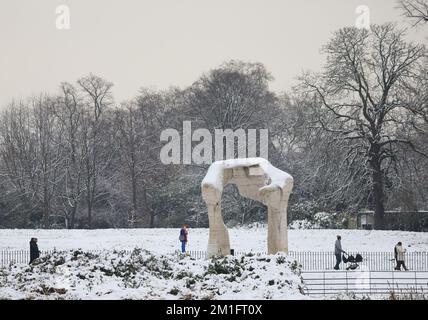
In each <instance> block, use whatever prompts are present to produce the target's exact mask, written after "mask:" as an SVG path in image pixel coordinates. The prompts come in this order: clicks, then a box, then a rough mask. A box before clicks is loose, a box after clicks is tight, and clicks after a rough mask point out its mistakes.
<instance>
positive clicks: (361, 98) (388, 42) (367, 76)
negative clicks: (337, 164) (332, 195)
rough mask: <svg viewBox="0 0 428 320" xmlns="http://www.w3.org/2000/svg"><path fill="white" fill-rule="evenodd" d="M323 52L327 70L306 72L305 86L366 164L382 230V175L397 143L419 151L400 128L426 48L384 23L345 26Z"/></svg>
mask: <svg viewBox="0 0 428 320" xmlns="http://www.w3.org/2000/svg"><path fill="white" fill-rule="evenodd" d="M323 51H324V52H325V53H326V54H327V65H326V67H325V69H324V71H323V73H322V74H319V75H311V74H306V75H304V76H303V77H302V79H301V80H302V88H304V90H306V92H307V93H309V94H312V95H313V96H314V98H315V99H317V104H318V105H319V108H320V111H319V119H318V123H319V125H320V127H321V128H323V129H324V130H326V131H329V132H331V133H334V134H336V135H338V136H340V137H341V138H342V139H343V141H345V142H346V144H347V148H346V149H347V150H346V152H347V156H348V157H353V158H354V159H355V161H359V162H360V164H361V165H365V164H367V169H368V170H369V171H370V173H371V193H372V194H371V195H372V198H373V206H374V210H375V227H376V228H377V229H383V228H384V211H385V208H384V202H385V194H384V176H385V172H386V170H387V169H388V166H389V163H390V162H391V161H394V160H395V159H396V158H395V152H394V146H396V145H398V144H403V145H406V146H408V147H410V148H411V149H412V150H413V151H415V152H419V153H421V152H420V150H417V148H415V146H414V144H413V142H412V140H411V139H410V137H408V136H403V135H402V134H401V132H400V130H399V129H400V127H401V125H402V123H403V121H404V116H403V115H404V114H407V113H409V112H410V110H411V108H410V106H409V105H408V104H407V100H406V99H403V98H402V89H403V87H408V86H413V85H414V76H415V74H417V72H418V70H419V69H420V68H421V67H422V65H421V63H422V61H423V59H424V57H425V55H426V49H425V47H424V46H423V45H414V44H408V43H406V42H405V41H404V32H403V31H400V30H397V29H396V27H395V26H394V25H392V24H385V25H382V26H372V27H371V29H370V30H365V29H364V30H363V29H357V28H344V29H341V30H339V31H337V32H336V33H335V35H334V37H333V39H332V40H331V41H330V42H329V43H328V44H327V45H326V46H325V47H324V48H323Z"/></svg>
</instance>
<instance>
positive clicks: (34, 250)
mask: <svg viewBox="0 0 428 320" xmlns="http://www.w3.org/2000/svg"><path fill="white" fill-rule="evenodd" d="M38 257H40V251H39V246H38V245H37V238H31V240H30V264H31V263H32V262H33V261H34V260H36V259H37V258H38Z"/></svg>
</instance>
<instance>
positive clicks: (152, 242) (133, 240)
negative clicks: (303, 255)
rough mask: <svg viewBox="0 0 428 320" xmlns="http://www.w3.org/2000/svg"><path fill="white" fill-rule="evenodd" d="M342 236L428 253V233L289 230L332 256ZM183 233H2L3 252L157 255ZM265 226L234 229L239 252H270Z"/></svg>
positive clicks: (302, 243)
mask: <svg viewBox="0 0 428 320" xmlns="http://www.w3.org/2000/svg"><path fill="white" fill-rule="evenodd" d="M337 234H340V235H342V247H343V248H344V250H347V251H387V252H391V251H392V250H393V248H394V246H395V244H396V243H397V242H398V241H401V242H402V243H403V245H404V247H405V248H406V249H407V251H408V252H412V251H428V233H427V232H405V231H366V230H330V229H324V230H322V229H309V230H289V234H288V238H289V250H291V251H330V252H331V251H332V250H333V247H334V241H335V240H336V235H337ZM178 235H179V229H104V230H24V229H16V230H13V229H3V230H0V250H24V249H25V250H28V248H29V244H28V242H29V240H30V238H31V237H36V238H38V239H39V248H40V250H50V249H54V248H56V249H58V250H64V249H67V250H68V249H77V248H82V249H84V250H94V249H109V250H110V249H129V250H131V249H133V248H135V247H140V248H144V249H147V250H150V251H153V252H158V253H170V252H174V251H175V250H177V249H179V244H180V243H179V241H178ZM266 235H267V229H266V228H265V227H254V228H250V229H249V228H232V229H229V236H230V242H231V247H232V248H233V249H235V251H237V252H238V251H240V252H242V251H244V252H247V251H256V252H265V251H266V249H267V242H266V240H267V239H266V238H267V237H266ZM207 243H208V229H189V243H188V250H195V251H196V250H197V251H199V250H203V251H205V250H206V247H207Z"/></svg>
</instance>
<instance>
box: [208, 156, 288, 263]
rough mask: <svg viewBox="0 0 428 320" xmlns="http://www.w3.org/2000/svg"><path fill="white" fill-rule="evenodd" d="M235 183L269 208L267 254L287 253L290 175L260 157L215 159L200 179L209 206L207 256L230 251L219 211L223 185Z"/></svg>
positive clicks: (245, 194)
mask: <svg viewBox="0 0 428 320" xmlns="http://www.w3.org/2000/svg"><path fill="white" fill-rule="evenodd" d="M230 183H232V184H235V185H236V186H237V187H238V190H239V193H240V194H241V195H242V196H243V197H246V198H250V199H253V200H257V201H260V202H262V203H264V204H265V205H266V206H267V207H268V241H267V243H268V248H267V249H268V254H275V253H277V252H280V251H281V252H284V253H288V235H287V205H288V199H289V196H290V193H291V189H292V188H293V177H292V176H291V175H289V174H288V173H286V172H284V171H281V170H279V169H278V168H275V167H274V166H272V165H271V164H270V162H269V161H267V160H266V159H263V158H246V159H230V160H224V161H216V162H214V163H213V164H211V166H210V167H209V169H208V172H207V174H206V175H205V178H204V179H203V180H202V183H201V187H202V198H203V199H204V201H205V203H206V205H207V207H208V217H209V227H210V231H209V240H208V250H207V251H208V256H213V255H215V254H221V255H228V254H230V242H229V233H228V231H227V228H226V226H225V224H224V222H223V217H222V214H221V198H222V193H223V188H224V187H225V186H226V185H227V184H230Z"/></svg>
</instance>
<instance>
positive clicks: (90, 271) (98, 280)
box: [0, 249, 309, 299]
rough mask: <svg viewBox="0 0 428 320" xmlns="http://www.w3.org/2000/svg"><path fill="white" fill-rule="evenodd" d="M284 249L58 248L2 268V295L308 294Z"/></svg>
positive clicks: (286, 296) (284, 296)
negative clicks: (191, 253)
mask: <svg viewBox="0 0 428 320" xmlns="http://www.w3.org/2000/svg"><path fill="white" fill-rule="evenodd" d="M308 298H309V297H308V296H305V295H303V283H302V279H301V277H300V270H299V267H298V265H297V264H296V263H295V262H294V261H293V260H291V259H290V258H289V257H287V256H285V255H283V254H277V255H270V256H266V255H265V256H258V255H251V254H250V255H241V256H236V257H231V256H229V257H225V258H218V259H212V260H194V259H191V258H189V257H188V256H183V255H178V254H176V255H160V254H154V253H151V252H149V251H145V250H139V249H136V250H134V251H133V252H132V253H130V252H128V251H119V252H111V251H107V250H106V251H103V252H101V253H99V254H90V253H85V252H83V251H73V250H71V251H69V252H67V253H64V252H62V253H58V252H57V253H53V254H50V255H47V256H43V257H41V258H40V259H38V260H36V261H35V262H34V264H33V265H30V266H29V265H28V264H17V265H13V266H10V267H8V268H4V269H0V299H308Z"/></svg>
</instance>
